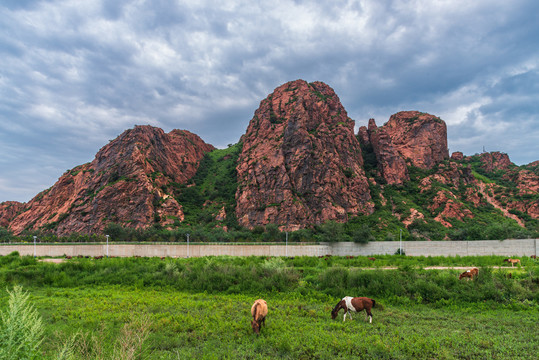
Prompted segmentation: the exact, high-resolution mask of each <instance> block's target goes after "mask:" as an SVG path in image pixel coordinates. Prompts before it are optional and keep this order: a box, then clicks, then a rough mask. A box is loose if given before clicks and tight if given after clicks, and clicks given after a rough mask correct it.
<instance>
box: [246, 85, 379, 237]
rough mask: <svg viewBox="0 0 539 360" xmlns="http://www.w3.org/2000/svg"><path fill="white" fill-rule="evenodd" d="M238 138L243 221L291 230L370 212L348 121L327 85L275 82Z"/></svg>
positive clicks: (358, 156) (342, 108) (358, 145)
mask: <svg viewBox="0 0 539 360" xmlns="http://www.w3.org/2000/svg"><path fill="white" fill-rule="evenodd" d="M242 141H243V150H242V153H241V154H240V157H239V162H238V167H237V171H238V190H237V193H236V200H237V204H236V215H237V218H238V222H239V223H240V224H241V225H242V226H245V227H248V228H253V227H255V226H257V225H265V224H268V223H274V224H278V225H280V226H281V228H282V229H286V230H295V229H299V228H303V227H305V226H306V225H307V224H316V223H323V222H325V221H327V220H336V221H340V222H344V221H346V220H347V219H348V216H349V215H357V214H370V213H372V212H373V207H374V205H373V203H372V201H371V197H370V193H369V186H368V183H367V179H366V177H365V173H364V171H363V168H362V156H361V149H360V144H359V142H358V141H357V139H356V137H355V136H354V121H353V120H351V119H350V118H349V117H348V116H347V113H346V110H345V109H344V107H343V106H342V105H341V103H340V100H339V98H338V96H337V95H336V94H335V92H334V91H333V89H331V88H330V87H329V86H328V85H326V84H324V83H321V82H314V83H311V84H309V83H307V82H305V81H303V80H297V81H293V82H289V83H287V84H284V85H282V86H279V87H278V88H277V89H275V91H274V92H273V93H272V94H270V95H269V96H268V97H267V98H266V99H264V100H262V102H261V103H260V107H259V108H258V109H257V110H256V111H255V114H254V117H253V118H252V120H251V121H250V123H249V126H248V128H247V132H246V133H245V135H244V136H243V137H242Z"/></svg>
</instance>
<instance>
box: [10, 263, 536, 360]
mask: <svg viewBox="0 0 539 360" xmlns="http://www.w3.org/2000/svg"><path fill="white" fill-rule="evenodd" d="M27 258H28V257H20V256H18V254H10V255H9V256H5V257H0V260H1V261H2V262H1V264H0V274H1V277H0V286H2V287H4V286H5V285H6V284H9V283H11V282H17V283H21V282H23V283H28V287H27V289H28V291H30V293H31V294H32V301H33V303H34V304H35V306H36V308H37V309H39V312H40V313H41V314H42V317H43V326H44V329H45V330H44V333H43V334H44V339H45V341H44V342H43V343H42V346H41V347H40V357H39V358H43V359H178V358H251V359H266V358H282V359H301V358H321V359H326V358H363V357H365V356H368V357H369V358H372V359H397V358H398V359H433V358H440V359H451V358H519V359H527V358H530V359H531V358H534V356H535V354H536V353H535V348H534V347H535V344H536V343H537V342H539V327H538V325H537V324H538V323H539V311H538V309H539V295H538V294H539V289H538V286H539V285H538V282H537V279H538V278H539V266H537V265H536V264H535V263H534V261H533V259H530V258H524V257H523V258H521V261H522V268H521V269H517V268H515V269H501V270H498V269H494V268H492V266H495V265H500V264H503V261H502V260H503V258H502V257H499V256H485V257H442V256H439V257H408V256H392V255H378V256H376V261H375V262H372V261H371V260H369V259H368V258H367V257H363V256H358V257H353V258H346V257H336V256H333V257H323V258H317V257H294V258H285V257H206V258H191V259H165V260H161V259H158V258H112V259H101V260H99V261H98V260H93V259H84V258H82V259H79V258H77V259H71V260H67V261H65V262H63V263H60V264H52V263H43V262H39V261H35V260H32V261H31V262H28V260H27ZM435 265H450V266H468V267H471V266H478V267H480V272H479V277H478V278H477V279H476V280H473V281H464V280H461V281H459V280H458V274H459V273H460V272H461V270H452V269H450V270H423V267H426V266H435ZM387 266H394V267H397V268H396V269H393V270H383V268H385V267H387ZM372 267H374V268H375V270H372V269H371V268H372ZM62 273H63V275H62ZM7 274H11V275H10V276H6V275H7ZM23 274H24V275H23ZM39 274H42V275H39ZM509 274H510V275H511V276H509ZM6 281H7V282H6ZM344 295H352V296H368V297H371V298H373V299H375V300H376V306H375V307H374V308H373V310H372V312H373V315H374V320H373V323H372V324H369V323H368V322H365V321H364V314H356V315H353V320H347V321H346V322H344V323H343V322H342V318H341V317H339V318H337V320H331V318H330V311H331V309H332V308H333V307H334V306H335V304H336V303H337V301H339V300H340V299H341V298H342V297H343V296H344ZM260 297H262V298H264V299H265V300H266V301H267V302H268V307H269V313H268V317H267V320H266V326H265V327H264V328H263V329H262V332H261V335H260V336H258V337H257V336H255V335H254V334H253V333H252V330H251V327H250V325H249V324H250V319H251V314H250V311H249V309H250V306H251V305H252V303H253V301H254V300H255V299H257V298H260ZM4 302H5V301H4V297H3V294H2V293H0V309H2V305H3V304H4ZM341 316H342V313H341ZM500 319H502V321H500ZM0 329H3V327H2V328H0ZM522 329H526V331H522ZM0 331H1V330H0ZM470 331H473V336H471V335H469V332H470ZM66 339H67V340H66ZM0 349H1V347H0ZM21 358H24V357H21Z"/></svg>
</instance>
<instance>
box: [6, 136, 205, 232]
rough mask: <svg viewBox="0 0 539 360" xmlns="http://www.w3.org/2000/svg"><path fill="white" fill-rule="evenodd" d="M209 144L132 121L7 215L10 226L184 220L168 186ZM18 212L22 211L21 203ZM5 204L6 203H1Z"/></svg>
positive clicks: (70, 227)
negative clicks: (90, 157)
mask: <svg viewBox="0 0 539 360" xmlns="http://www.w3.org/2000/svg"><path fill="white" fill-rule="evenodd" d="M211 150H213V146H211V145H208V144H206V143H204V142H203V141H202V140H201V139H200V138H199V137H198V136H197V135H195V134H192V133H190V132H188V131H182V130H173V131H171V132H170V133H168V134H165V133H164V132H163V130H161V129H159V128H155V127H151V126H136V127H135V128H134V129H131V130H127V131H125V132H124V133H123V134H121V135H120V136H119V137H118V138H116V139H115V140H113V141H112V142H110V143H109V144H108V145H106V146H104V147H103V148H102V149H101V150H100V151H99V152H98V153H97V155H96V157H95V159H94V160H93V161H92V162H91V163H87V164H84V165H81V166H77V167H76V168H74V169H72V170H70V171H67V172H66V173H64V174H63V175H62V176H61V177H60V179H59V180H58V181H57V182H56V184H54V185H53V186H52V187H51V188H50V189H48V190H45V191H43V192H41V193H40V194H38V195H37V196H36V197H34V198H33V199H32V200H31V201H30V202H29V203H27V204H25V205H24V208H25V209H26V210H25V211H22V212H20V214H18V215H17V216H15V217H11V219H10V229H11V230H12V231H13V232H14V233H15V234H18V233H21V232H22V231H23V230H25V229H27V230H32V229H42V230H51V231H53V232H55V233H56V234H58V235H65V234H68V233H72V232H81V233H94V232H99V231H101V230H103V228H104V227H105V226H106V224H107V223H109V222H116V223H120V224H122V225H124V226H128V227H133V228H146V227H148V226H150V225H152V224H154V223H155V222H157V223H160V224H162V225H165V226H166V225H167V224H170V223H172V222H173V221H174V220H179V221H181V220H183V212H182V206H181V205H180V204H178V203H177V201H176V200H175V199H174V198H172V197H171V196H169V195H167V194H166V192H165V191H164V190H163V189H166V187H167V186H169V185H170V184H171V183H172V182H176V183H185V182H186V181H187V180H188V179H190V178H191V177H192V176H193V175H194V174H195V173H196V170H197V167H198V164H199V161H200V159H201V158H202V157H203V156H204V153H206V152H209V151H211ZM18 206H19V211H20V207H21V206H20V205H18ZM4 207H5V206H4Z"/></svg>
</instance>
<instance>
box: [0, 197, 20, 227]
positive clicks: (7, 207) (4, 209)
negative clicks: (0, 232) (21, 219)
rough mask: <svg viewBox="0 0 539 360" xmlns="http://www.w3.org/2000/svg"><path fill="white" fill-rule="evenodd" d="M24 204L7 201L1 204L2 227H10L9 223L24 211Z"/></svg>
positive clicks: (0, 218) (0, 221)
mask: <svg viewBox="0 0 539 360" xmlns="http://www.w3.org/2000/svg"><path fill="white" fill-rule="evenodd" d="M24 206H25V204H24V203H20V202H18V201H5V202H3V203H0V226H2V227H5V228H7V227H9V223H10V222H11V221H12V220H13V219H14V218H15V217H16V216H17V215H18V214H19V213H21V212H22V211H23V210H24Z"/></svg>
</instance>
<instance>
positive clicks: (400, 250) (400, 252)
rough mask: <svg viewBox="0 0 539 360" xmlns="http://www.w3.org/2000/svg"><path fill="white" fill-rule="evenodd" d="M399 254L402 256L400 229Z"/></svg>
mask: <svg viewBox="0 0 539 360" xmlns="http://www.w3.org/2000/svg"><path fill="white" fill-rule="evenodd" d="M399 254H400V255H402V229H400V240H399Z"/></svg>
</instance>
